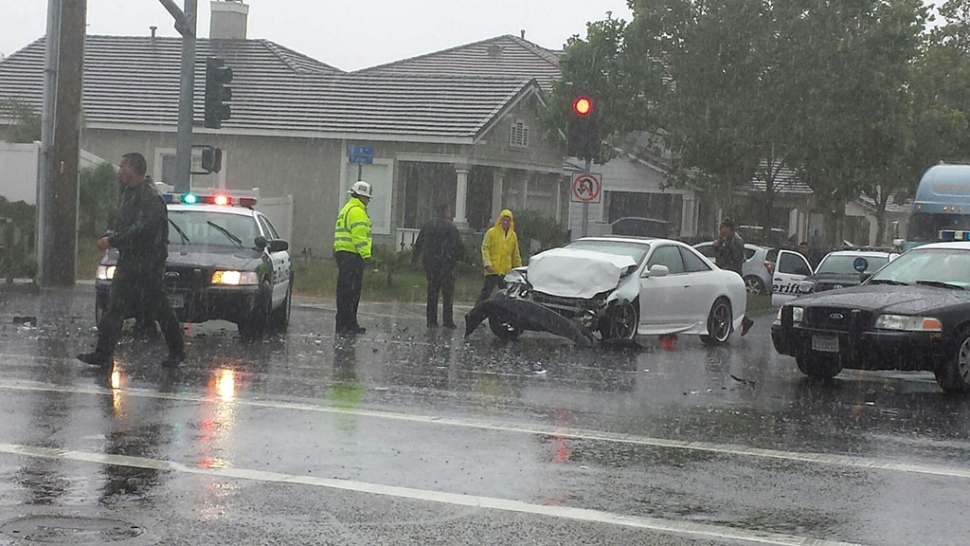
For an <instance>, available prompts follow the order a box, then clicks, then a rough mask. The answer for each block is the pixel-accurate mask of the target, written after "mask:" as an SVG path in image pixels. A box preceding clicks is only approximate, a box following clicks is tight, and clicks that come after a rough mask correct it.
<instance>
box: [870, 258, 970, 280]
mask: <svg viewBox="0 0 970 546" xmlns="http://www.w3.org/2000/svg"><path fill="white" fill-rule="evenodd" d="M869 284H938V285H944V286H945V287H959V288H963V289H966V288H967V287H968V286H970V251H967V250H958V249H944V248H934V249H916V250H911V251H910V252H907V253H906V254H903V255H902V256H900V257H899V258H897V259H895V260H893V261H892V263H890V264H889V265H887V266H886V267H885V268H884V269H882V270H881V271H879V272H878V273H877V274H875V275H874V276H873V277H872V278H871V279H869Z"/></svg>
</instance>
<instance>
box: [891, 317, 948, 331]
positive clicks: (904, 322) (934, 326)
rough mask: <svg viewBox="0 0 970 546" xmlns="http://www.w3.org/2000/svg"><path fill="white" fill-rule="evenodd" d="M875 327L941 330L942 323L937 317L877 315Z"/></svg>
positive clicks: (904, 329) (903, 329)
mask: <svg viewBox="0 0 970 546" xmlns="http://www.w3.org/2000/svg"><path fill="white" fill-rule="evenodd" d="M875 327H876V328H877V329H879V330H902V331H905V332H942V331H943V323H942V322H940V320H939V319H936V318H933V317H910V316H906V315H879V318H877V319H876V324H875Z"/></svg>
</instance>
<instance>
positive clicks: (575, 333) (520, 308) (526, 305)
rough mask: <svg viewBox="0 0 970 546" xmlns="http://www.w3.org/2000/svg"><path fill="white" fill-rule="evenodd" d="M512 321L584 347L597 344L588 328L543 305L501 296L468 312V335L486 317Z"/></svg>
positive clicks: (466, 319) (466, 332) (466, 323)
mask: <svg viewBox="0 0 970 546" xmlns="http://www.w3.org/2000/svg"><path fill="white" fill-rule="evenodd" d="M489 318H494V319H496V320H499V321H502V322H508V323H509V324H511V325H513V326H514V327H516V328H518V329H520V330H533V331H536V332H549V333H550V334H555V335H557V336H562V337H564V338H566V339H569V340H571V341H572V342H574V343H576V344H577V345H579V346H582V347H590V346H592V345H594V344H595V343H596V339H597V338H596V337H595V336H594V335H593V332H591V331H590V330H589V329H588V328H586V327H584V326H582V325H580V324H578V323H576V322H575V321H572V320H569V319H567V318H566V317H564V316H562V315H560V314H559V313H556V312H555V311H553V310H552V309H549V308H548V307H545V306H543V305H541V304H538V303H535V302H532V301H528V300H520V299H513V298H509V297H505V296H504V295H501V294H500V295H497V296H495V297H493V298H491V299H488V300H485V301H483V302H482V303H480V304H478V305H476V306H475V307H474V308H473V309H472V310H471V311H469V312H468V314H467V315H465V337H468V336H469V335H471V333H472V332H474V331H475V329H476V328H478V326H479V325H480V324H481V323H482V322H483V321H485V320H486V319H489Z"/></svg>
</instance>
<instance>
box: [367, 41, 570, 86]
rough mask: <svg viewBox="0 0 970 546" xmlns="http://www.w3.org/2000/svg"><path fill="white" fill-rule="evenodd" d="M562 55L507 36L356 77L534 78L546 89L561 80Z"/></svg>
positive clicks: (443, 51)
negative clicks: (465, 76) (387, 75)
mask: <svg viewBox="0 0 970 546" xmlns="http://www.w3.org/2000/svg"><path fill="white" fill-rule="evenodd" d="M561 55H562V52H561V51H553V50H551V49H546V48H544V47H541V46H538V45H536V44H534V43H532V42H529V41H528V40H524V39H522V38H519V37H517V36H512V35H508V34H507V35H504V36H498V37H495V38H490V39H488V40H483V41H481V42H475V43H471V44H465V45H461V46H458V47H453V48H450V49H445V50H442V51H436V52H434V53H428V54H426V55H420V56H418V57H412V58H410V59H404V60H402V61H395V62H393V63H388V64H383V65H379V66H374V67H371V68H365V69H363V70H360V71H358V72H357V74H378V73H382V74H452V75H476V76H487V77H519V78H526V79H529V78H535V80H536V81H537V82H538V83H539V85H540V86H542V88H543V89H549V88H550V87H551V86H552V82H553V81H554V80H557V79H559V78H560V77H561V72H560V70H559V57H560V56H561Z"/></svg>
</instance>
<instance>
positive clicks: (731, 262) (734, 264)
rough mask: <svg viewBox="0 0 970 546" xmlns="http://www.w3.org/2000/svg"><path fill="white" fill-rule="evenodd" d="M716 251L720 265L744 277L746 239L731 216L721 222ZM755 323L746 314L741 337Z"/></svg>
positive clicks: (715, 246)
mask: <svg viewBox="0 0 970 546" xmlns="http://www.w3.org/2000/svg"><path fill="white" fill-rule="evenodd" d="M714 252H715V253H716V254H715V256H716V258H717V266H718V267H720V268H721V269H724V270H727V271H734V272H735V273H737V274H738V276H740V277H741V278H742V279H743V278H744V272H743V269H744V239H742V238H741V235H740V234H739V233H738V232H737V231H735V230H734V222H733V221H732V220H731V219H730V218H725V219H724V221H723V222H721V229H720V237H718V238H717V240H716V241H714ZM753 325H754V321H753V320H751V319H749V318H748V316H747V315H745V316H744V319H742V321H741V337H744V336H745V335H747V333H748V330H750V329H751V327H752V326H753Z"/></svg>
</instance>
